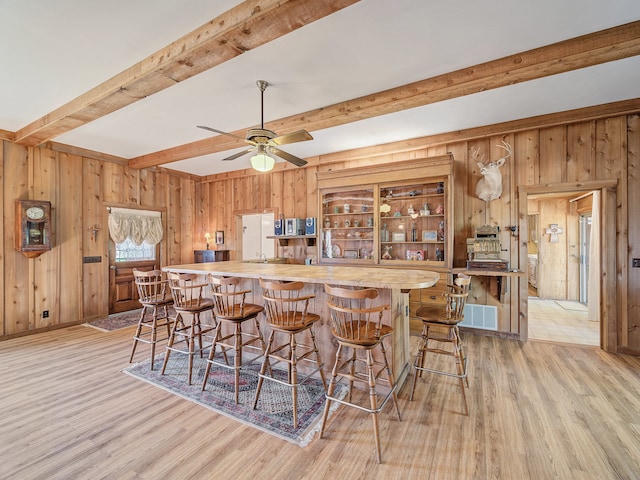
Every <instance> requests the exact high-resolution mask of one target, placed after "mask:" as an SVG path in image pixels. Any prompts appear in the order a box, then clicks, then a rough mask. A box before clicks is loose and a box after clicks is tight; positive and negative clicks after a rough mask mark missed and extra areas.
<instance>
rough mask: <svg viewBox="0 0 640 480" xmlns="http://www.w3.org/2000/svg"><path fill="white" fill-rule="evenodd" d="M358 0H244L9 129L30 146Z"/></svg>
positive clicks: (24, 143)
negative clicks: (134, 62)
mask: <svg viewBox="0 0 640 480" xmlns="http://www.w3.org/2000/svg"><path fill="white" fill-rule="evenodd" d="M358 1H359V0H332V1H330V2H318V1H316V0H247V1H245V2H243V3H241V4H239V5H237V6H236V7H234V8H232V9H231V10H229V11H227V12H225V13H223V14H222V15H220V16H218V17H216V18H215V19H213V20H211V21H209V22H207V23H206V24H204V25H203V26H201V27H200V28H198V29H196V30H194V31H193V32H191V33H189V34H187V35H185V36H183V37H182V38H180V39H178V40H176V41H175V42H173V43H171V44H170V45H168V46H167V47H165V48H163V49H161V50H159V51H158V52H156V53H154V54H152V55H151V56H149V57H147V58H145V59H144V60H142V61H141V62H138V63H137V64H136V65H134V66H132V67H131V68H128V69H127V70H125V71H123V72H121V73H119V74H118V75H116V76H114V77H112V78H110V79H109V80H107V81H106V82H103V83H102V84H100V85H98V86H97V87H95V88H93V89H91V90H89V91H88V92H86V93H84V94H82V95H80V96H79V97H77V98H75V99H74V100H71V101H70V102H68V103H67V104H65V105H63V106H61V107H59V108H57V109H56V110H54V111H52V112H50V113H48V114H46V115H45V116H43V117H41V118H39V119H38V120H36V121H34V122H32V123H30V124H29V125H27V126H25V127H24V128H21V129H20V130H18V131H17V132H16V133H15V141H16V142H17V143H20V144H23V145H28V146H36V145H40V144H42V143H44V142H46V141H48V140H51V139H52V138H55V137H57V136H58V135H61V134H63V133H65V132H68V131H70V130H73V129H74V128H77V127H79V126H81V125H84V124H86V123H88V122H90V121H92V120H95V119H97V118H100V117H102V116H104V115H107V114H109V113H112V112H114V111H116V110H118V109H120V108H122V107H125V106H127V105H130V104H132V103H134V102H137V101H138V100H141V99H143V98H146V97H148V96H149V95H153V94H154V93H157V92H159V91H161V90H164V89H165V88H168V87H171V86H172V85H175V84H176V83H179V82H181V81H183V80H186V79H187V78H190V77H193V76H194V75H197V74H199V73H202V72H204V71H205V70H208V69H210V68H212V67H215V66H217V65H220V64H221V63H224V62H226V61H227V60H230V59H232V58H234V57H237V56H238V55H241V54H242V53H244V52H246V51H249V50H253V49H255V48H257V47H259V46H261V45H264V44H266V43H268V42H270V41H272V40H275V39H277V38H279V37H281V36H283V35H286V34H287V33H290V32H292V31H294V30H297V29H298V28H300V27H303V26H305V25H308V24H309V23H312V22H314V21H316V20H319V19H321V18H324V17H326V16H327V15H330V14H332V13H335V12H336V11H338V10H341V9H343V8H345V7H347V6H349V5H352V4H354V3H357V2H358Z"/></svg>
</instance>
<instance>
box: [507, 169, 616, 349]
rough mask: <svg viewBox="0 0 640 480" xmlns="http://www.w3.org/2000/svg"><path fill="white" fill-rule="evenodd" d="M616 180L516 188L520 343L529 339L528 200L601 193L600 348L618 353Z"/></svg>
mask: <svg viewBox="0 0 640 480" xmlns="http://www.w3.org/2000/svg"><path fill="white" fill-rule="evenodd" d="M617 185H618V180H616V179H612V180H590V181H585V182H576V183H553V184H544V185H520V186H519V187H518V231H519V232H520V248H519V262H520V269H521V270H522V271H524V272H525V275H524V276H523V277H522V280H521V281H520V288H519V308H518V312H519V315H518V325H517V327H518V333H519V336H520V340H523V341H526V340H527V339H528V336H529V300H528V299H529V294H528V285H527V283H528V282H527V278H528V268H529V266H528V261H527V258H528V256H527V254H528V250H527V244H528V238H529V225H528V222H527V205H528V202H527V198H528V196H529V195H533V194H545V193H571V192H581V191H585V190H600V191H601V194H602V195H601V197H602V200H601V205H600V218H601V228H600V235H601V242H602V245H601V249H602V250H601V251H602V255H601V258H600V268H601V273H602V282H601V283H600V297H601V302H600V348H602V349H603V350H605V351H607V352H612V353H615V352H616V351H617V349H618V334H617V332H618V314H617V308H618V304H617V300H616V299H617V296H618V292H617V285H616V259H617V255H618V248H617V241H616V201H617V200H616V198H617V192H616V189H617Z"/></svg>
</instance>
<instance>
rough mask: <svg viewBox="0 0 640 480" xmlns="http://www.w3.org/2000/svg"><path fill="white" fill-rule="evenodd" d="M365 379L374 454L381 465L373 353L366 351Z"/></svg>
mask: <svg viewBox="0 0 640 480" xmlns="http://www.w3.org/2000/svg"><path fill="white" fill-rule="evenodd" d="M367 378H368V382H369V403H370V405H371V410H372V412H371V418H372V419H373V436H374V438H375V441H376V454H377V457H378V463H382V453H381V452H380V432H379V431H378V412H377V409H378V397H377V396H376V377H375V372H374V371H373V353H372V352H371V350H367Z"/></svg>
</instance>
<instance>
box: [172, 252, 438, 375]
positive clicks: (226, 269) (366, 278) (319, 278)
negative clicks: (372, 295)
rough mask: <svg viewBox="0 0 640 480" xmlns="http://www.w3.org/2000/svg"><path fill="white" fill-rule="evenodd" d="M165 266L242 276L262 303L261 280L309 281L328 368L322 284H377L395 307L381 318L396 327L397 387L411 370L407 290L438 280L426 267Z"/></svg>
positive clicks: (331, 345) (331, 348) (331, 351)
mask: <svg viewBox="0 0 640 480" xmlns="http://www.w3.org/2000/svg"><path fill="white" fill-rule="evenodd" d="M163 270H164V271H171V272H178V273H194V274H199V275H207V274H209V273H211V274H213V275H217V276H229V277H240V278H243V279H245V286H246V288H250V289H251V290H252V292H253V298H251V299H247V301H249V302H252V303H259V304H262V303H263V302H262V296H261V291H260V284H259V281H258V279H260V278H264V279H267V280H287V281H300V282H304V283H305V284H307V286H306V293H312V294H314V295H315V297H316V298H315V299H314V300H315V301H314V302H313V303H312V304H311V305H310V309H311V311H313V312H315V313H318V314H319V315H320V316H321V317H322V318H323V320H322V322H321V325H319V326H318V328H317V329H316V337H317V339H318V343H319V348H320V350H321V354H322V359H323V362H324V363H325V368H326V367H327V365H331V364H332V363H333V356H334V355H335V351H336V345H335V341H334V340H333V337H332V335H331V331H330V328H329V325H330V322H329V309H328V307H327V306H326V297H325V294H324V284H325V283H328V284H331V285H340V286H354V287H373V288H377V289H378V290H379V293H380V301H381V302H384V303H387V304H389V305H390V306H391V309H390V310H389V311H388V312H387V314H386V316H385V318H384V319H383V322H384V323H386V324H388V325H391V326H392V327H393V330H394V335H393V345H392V350H393V354H392V358H393V370H394V374H395V376H396V380H397V383H398V385H402V383H403V382H404V380H405V378H406V376H407V374H408V373H409V363H410V352H409V290H412V289H418V288H428V287H431V286H433V285H435V283H436V282H437V281H438V280H439V278H440V275H439V274H438V273H437V272H431V271H426V270H409V269H407V270H405V269H395V268H377V267H355V266H341V265H340V266H336V265H294V264H279V263H254V262H240V261H227V262H215V263H197V264H196V263H194V264H186V265H171V266H167V267H164V268H163Z"/></svg>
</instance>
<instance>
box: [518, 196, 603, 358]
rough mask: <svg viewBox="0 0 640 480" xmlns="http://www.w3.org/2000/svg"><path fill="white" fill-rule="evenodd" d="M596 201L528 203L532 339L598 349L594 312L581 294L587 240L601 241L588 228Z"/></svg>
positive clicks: (585, 273)
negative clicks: (591, 346)
mask: <svg viewBox="0 0 640 480" xmlns="http://www.w3.org/2000/svg"><path fill="white" fill-rule="evenodd" d="M597 195H599V192H595V193H594V192H591V191H585V192H570V193H546V194H541V195H530V196H529V198H528V200H527V204H528V205H527V214H528V218H529V226H530V227H529V241H530V243H529V245H528V257H529V258H528V260H529V261H528V264H529V276H528V281H529V286H528V294H529V298H528V303H529V338H531V339H536V340H548V341H558V342H563V343H572V344H579V345H600V325H599V322H600V318H599V315H598V310H594V309H591V311H590V310H589V308H588V307H587V301H586V300H587V295H586V293H585V292H587V284H586V282H588V279H589V276H590V275H589V265H588V264H587V263H585V262H586V260H587V259H588V257H589V252H588V250H587V249H588V248H589V245H590V244H591V238H590V236H591V234H592V233H593V234H594V235H599V227H597V229H594V230H593V231H592V228H591V227H592V222H591V210H592V208H593V202H594V197H595V196H597ZM587 218H588V219H589V222H587ZM598 243H599V242H598ZM593 268H596V269H597V268H598V265H597V264H595V265H593ZM591 275H592V276H593V273H592V274H591Z"/></svg>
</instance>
